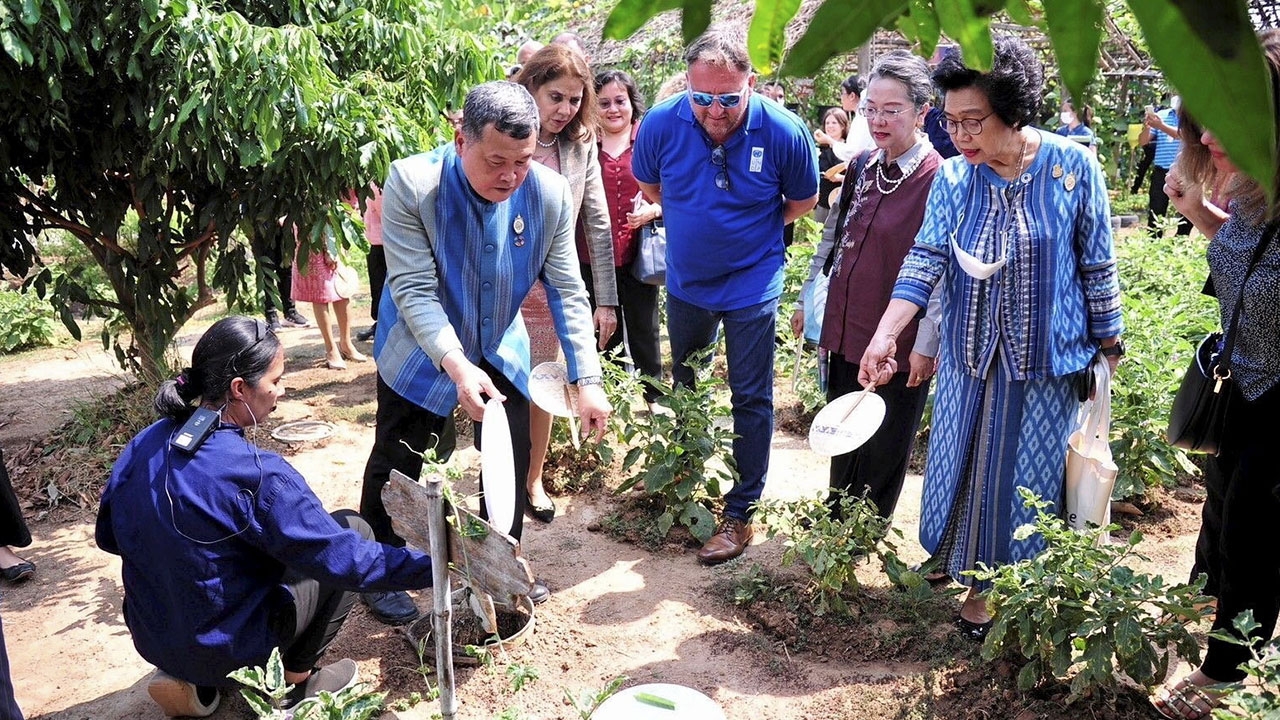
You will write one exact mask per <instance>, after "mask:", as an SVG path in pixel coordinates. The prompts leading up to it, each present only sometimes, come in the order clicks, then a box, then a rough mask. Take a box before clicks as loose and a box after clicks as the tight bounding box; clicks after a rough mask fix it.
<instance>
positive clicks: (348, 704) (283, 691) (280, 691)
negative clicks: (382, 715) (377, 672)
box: [227, 648, 386, 720]
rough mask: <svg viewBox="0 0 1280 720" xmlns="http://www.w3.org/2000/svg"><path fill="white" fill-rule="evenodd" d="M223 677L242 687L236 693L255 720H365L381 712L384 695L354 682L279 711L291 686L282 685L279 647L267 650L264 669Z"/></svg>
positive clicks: (251, 669) (250, 669) (283, 681)
mask: <svg viewBox="0 0 1280 720" xmlns="http://www.w3.org/2000/svg"><path fill="white" fill-rule="evenodd" d="M227 677H229V678H231V679H232V680H235V681H236V682H238V683H240V684H241V685H243V686H244V687H243V688H241V689H240V694H241V695H242V696H244V699H245V701H246V702H248V703H249V707H250V708H251V709H252V710H253V712H254V714H255V716H256V717H257V719H258V720H283V718H288V717H292V718H295V720H369V718H372V717H374V716H375V715H377V714H378V713H379V712H381V711H382V705H383V703H384V701H385V700H386V693H379V692H373V691H371V690H370V689H369V686H368V685H366V684H365V683H357V684H355V685H353V686H351V687H348V688H344V689H342V690H340V691H339V692H336V693H330V692H327V691H321V693H320V695H319V696H318V697H314V698H308V699H306V700H303V701H301V702H299V703H298V704H297V705H295V706H294V707H293V708H292V709H291V710H290V711H288V712H286V711H284V710H281V709H280V705H281V704H282V703H283V702H284V699H285V697H286V696H287V695H288V694H289V691H290V690H292V689H293V686H292V685H290V684H288V683H287V682H285V679H284V661H283V660H282V659H281V658H280V648H273V649H272V650H271V657H269V658H268V659H267V665H266V667H252V668H249V667H244V668H240V669H239V670H236V671H233V672H232V673H231V674H229V675H227Z"/></svg>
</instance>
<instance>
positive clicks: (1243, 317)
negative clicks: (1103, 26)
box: [1152, 30, 1280, 720]
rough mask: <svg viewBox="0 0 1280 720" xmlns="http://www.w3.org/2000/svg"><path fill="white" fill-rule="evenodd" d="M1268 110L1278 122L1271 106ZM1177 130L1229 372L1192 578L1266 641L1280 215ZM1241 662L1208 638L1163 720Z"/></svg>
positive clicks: (1219, 151)
mask: <svg viewBox="0 0 1280 720" xmlns="http://www.w3.org/2000/svg"><path fill="white" fill-rule="evenodd" d="M1259 40H1260V41H1261V43H1262V49H1263V51H1264V53H1265V55H1266V58H1267V65H1268V70H1269V71H1270V74H1271V82H1272V87H1273V88H1275V87H1277V86H1278V85H1280V31H1276V30H1267V31H1264V32H1263V33H1262V34H1261V36H1260V37H1259ZM1272 100H1273V102H1274V101H1275V98H1274V93H1273V98H1272ZM1272 112H1273V114H1274V115H1275V116H1276V118H1277V119H1280V107H1275V106H1273V109H1272ZM1184 117H1185V115H1184ZM1179 119H1180V120H1181V119H1183V118H1179ZM1178 129H1179V132H1180V133H1181V135H1182V138H1183V142H1184V149H1183V151H1182V155H1181V156H1179V159H1178V162H1177V163H1176V164H1175V165H1174V166H1173V168H1172V169H1171V170H1170V171H1169V173H1168V175H1166V176H1165V183H1164V191H1165V193H1167V194H1168V195H1169V199H1170V201H1171V202H1172V203H1173V206H1174V207H1175V208H1177V209H1178V212H1179V213H1181V214H1182V215H1183V216H1184V217H1186V218H1187V219H1188V220H1190V221H1191V222H1192V224H1194V225H1195V227H1196V229H1197V230H1199V231H1200V232H1201V233H1203V234H1204V236H1205V237H1207V238H1209V248H1208V251H1207V253H1206V255H1207V256H1208V257H1207V259H1208V262H1209V283H1210V288H1211V289H1212V292H1213V294H1214V296H1216V297H1217V299H1218V306H1219V309H1218V317H1219V320H1220V321H1221V323H1222V328H1223V330H1224V332H1225V333H1226V334H1227V337H1225V338H1224V341H1225V342H1224V343H1222V344H1220V345H1219V347H1218V348H1217V352H1218V353H1221V354H1222V355H1225V356H1228V357H1226V358H1225V359H1223V360H1221V361H1220V362H1223V363H1225V368H1226V373H1225V374H1226V375H1228V376H1229V377H1230V383H1229V384H1227V385H1226V386H1225V387H1226V389H1224V392H1225V393H1230V395H1229V397H1228V398H1227V400H1226V401H1225V402H1227V403H1228V405H1227V407H1228V410H1227V413H1226V421H1225V424H1224V426H1223V429H1222V444H1221V445H1220V446H1219V448H1218V453H1217V454H1216V455H1206V456H1205V465H1204V484H1205V502H1204V508H1203V510H1202V511H1201V522H1200V536H1199V538H1198V539H1197V541H1196V561H1195V566H1194V567H1193V568H1192V570H1191V574H1192V577H1193V578H1195V577H1198V576H1200V575H1201V574H1203V575H1204V576H1205V578H1206V582H1205V587H1204V592H1205V594H1206V595H1209V596H1212V597H1214V598H1217V601H1218V603H1217V608H1216V614H1215V616H1214V620H1213V629H1214V630H1215V631H1217V632H1221V633H1231V632H1232V625H1233V622H1234V621H1235V619H1236V617H1237V616H1238V615H1240V614H1241V613H1243V612H1245V611H1249V612H1251V613H1253V618H1254V620H1255V621H1256V622H1257V626H1256V627H1255V628H1254V629H1253V631H1252V632H1251V633H1250V638H1249V639H1250V641H1251V643H1253V644H1254V646H1255V647H1256V646H1257V645H1259V644H1261V643H1262V642H1264V641H1265V640H1266V639H1267V638H1269V637H1271V635H1272V633H1274V631H1275V627H1276V618H1277V616H1278V615H1280V545H1277V544H1276V541H1275V530H1274V525H1273V523H1274V522H1275V519H1276V517H1277V516H1280V472H1277V471H1276V450H1275V447H1276V440H1277V439H1280V433H1278V432H1277V431H1276V422H1275V418H1276V416H1277V415H1278V414H1280V315H1277V314H1276V307H1277V305H1280V243H1277V242H1276V240H1275V238H1274V236H1275V235H1276V231H1277V224H1280V220H1277V219H1276V218H1275V213H1274V210H1272V211H1271V212H1269V211H1268V207H1267V198H1266V194H1265V192H1264V190H1263V189H1262V187H1261V186H1260V185H1258V183H1256V182H1254V181H1253V180H1251V179H1249V178H1248V177H1246V176H1245V175H1244V174H1243V173H1238V172H1236V170H1235V166H1234V165H1233V164H1232V162H1231V159H1230V158H1229V157H1227V153H1226V151H1225V150H1224V149H1223V147H1222V145H1221V144H1220V143H1219V142H1218V140H1217V138H1215V137H1214V136H1213V134H1212V133H1211V132H1209V131H1208V130H1203V131H1201V130H1200V129H1199V128H1198V127H1196V125H1195V123H1192V122H1188V123H1185V124H1184V123H1181V122H1180V123H1179V126H1178ZM1197 131H1199V132H1197ZM1192 133H1196V134H1195V136H1194V137H1193V136H1192ZM1188 141H1190V142H1188ZM1223 180H1225V184H1224V183H1223V182H1222V181H1223ZM1215 187H1216V188H1220V189H1221V190H1222V193H1221V194H1222V195H1223V196H1225V197H1229V198H1230V200H1223V199H1222V198H1218V199H1217V200H1216V201H1214V200H1211V199H1210V198H1209V197H1207V196H1206V194H1205V193H1206V189H1212V188H1215ZM1219 203H1221V204H1219ZM1223 208H1227V209H1226V210H1223ZM1237 313H1238V317H1237ZM1249 658H1250V648H1249V647H1247V646H1244V645H1236V644H1232V643H1229V642H1225V641H1223V640H1219V639H1217V638H1216V637H1213V636H1212V635H1211V636H1210V637H1209V640H1208V643H1207V647H1206V652H1205V655H1204V662H1202V663H1200V666H1199V667H1197V668H1196V669H1195V670H1193V671H1191V672H1190V673H1189V674H1187V675H1185V676H1183V677H1181V678H1179V679H1177V680H1170V681H1169V683H1168V684H1166V685H1165V686H1164V688H1162V689H1161V690H1160V692H1159V693H1158V694H1157V695H1156V696H1155V697H1153V698H1152V703H1153V704H1154V705H1155V707H1156V710H1158V711H1159V712H1160V714H1161V715H1162V716H1164V717H1166V718H1173V719H1175V720H1199V719H1200V718H1207V717H1209V716H1210V714H1211V713H1212V712H1213V709H1214V708H1215V707H1216V706H1217V705H1218V703H1219V702H1220V700H1221V692H1220V691H1218V690H1215V689H1213V686H1215V685H1218V684H1219V683H1236V682H1242V681H1243V680H1244V679H1245V672H1244V671H1243V670H1241V669H1240V666H1241V665H1243V664H1244V663H1245V662H1247V661H1248V660H1249Z"/></svg>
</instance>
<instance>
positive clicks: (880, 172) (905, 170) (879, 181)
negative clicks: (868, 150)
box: [876, 152, 928, 195]
mask: <svg viewBox="0 0 1280 720" xmlns="http://www.w3.org/2000/svg"><path fill="white" fill-rule="evenodd" d="M926 155H928V153H925V152H917V153H916V156H915V157H914V158H912V159H911V163H910V164H908V165H907V166H906V167H902V166H899V169H900V170H901V171H902V176H901V177H899V178H898V179H897V180H893V179H890V178H889V176H888V175H887V174H885V170H884V168H885V166H886V165H888V164H889V160H888V158H887V157H886V156H885V155H883V154H882V155H881V157H880V162H878V163H876V190H879V191H880V194H881V195H892V194H893V193H894V192H896V191H897V189H898V188H899V187H902V183H904V182H906V180H907V178H908V177H911V173H913V172H915V171H916V168H918V167H920V163H922V162H924V158H925V156H926ZM886 183H887V184H888V186H889V187H888V189H885V184H886Z"/></svg>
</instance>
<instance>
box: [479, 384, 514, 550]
mask: <svg viewBox="0 0 1280 720" xmlns="http://www.w3.org/2000/svg"><path fill="white" fill-rule="evenodd" d="M480 445H481V450H480V472H482V473H484V506H485V509H486V510H488V512H489V524H490V525H493V526H494V527H495V528H498V529H499V530H501V531H502V532H508V531H509V530H510V529H511V523H512V522H513V521H514V520H515V519H516V462H515V458H514V456H513V455H512V452H511V430H510V427H509V425H508V424H507V409H506V407H504V406H503V404H502V402H501V401H499V400H490V401H489V402H487V403H485V406H484V422H483V423H482V424H481V426H480ZM522 482H523V480H522Z"/></svg>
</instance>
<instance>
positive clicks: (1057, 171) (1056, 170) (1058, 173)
mask: <svg viewBox="0 0 1280 720" xmlns="http://www.w3.org/2000/svg"><path fill="white" fill-rule="evenodd" d="M1060 177H1062V166H1061V165H1054V166H1053V179H1054V180H1057V179H1058V178H1060Z"/></svg>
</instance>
